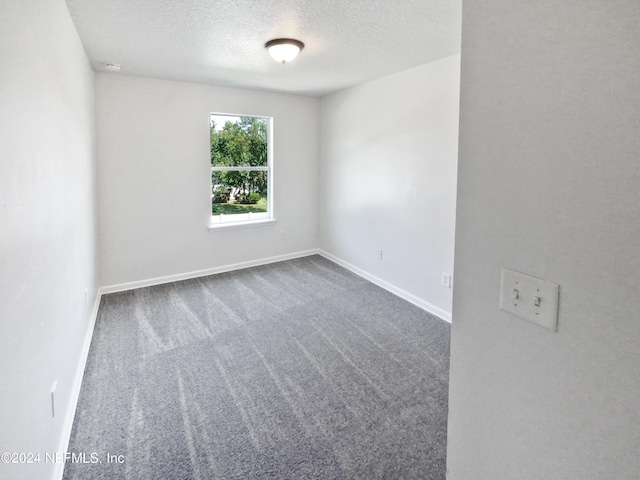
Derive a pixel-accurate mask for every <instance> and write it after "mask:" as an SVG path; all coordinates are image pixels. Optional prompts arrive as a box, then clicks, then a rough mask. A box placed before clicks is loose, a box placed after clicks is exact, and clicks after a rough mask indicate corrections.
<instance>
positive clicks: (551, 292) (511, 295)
mask: <svg viewBox="0 0 640 480" xmlns="http://www.w3.org/2000/svg"><path fill="white" fill-rule="evenodd" d="M559 298H560V286H559V285H558V284H557V283H552V282H548V281H546V280H541V279H539V278H536V277H532V276H530V275H526V274H524V273H520V272H515V271H513V270H509V269H506V268H503V269H502V271H501V273H500V303H499V305H500V309H501V310H504V311H506V312H510V313H513V314H514V315H517V316H518V317H520V318H524V319H525V320H529V321H530V322H533V323H536V324H538V325H540V326H542V327H544V328H548V329H549V330H552V331H554V332H556V331H557V330H558V303H559Z"/></svg>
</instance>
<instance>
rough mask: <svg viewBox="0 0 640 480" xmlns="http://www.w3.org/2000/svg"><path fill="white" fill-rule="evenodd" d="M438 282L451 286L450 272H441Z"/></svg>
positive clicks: (444, 285)
mask: <svg viewBox="0 0 640 480" xmlns="http://www.w3.org/2000/svg"><path fill="white" fill-rule="evenodd" d="M440 283H442V286H443V287H447V288H451V274H450V273H445V272H442V277H441V279H440Z"/></svg>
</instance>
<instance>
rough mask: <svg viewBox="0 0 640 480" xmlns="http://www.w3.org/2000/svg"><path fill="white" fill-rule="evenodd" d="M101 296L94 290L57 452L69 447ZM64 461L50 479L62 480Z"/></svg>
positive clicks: (57, 464)
mask: <svg viewBox="0 0 640 480" xmlns="http://www.w3.org/2000/svg"><path fill="white" fill-rule="evenodd" d="M101 298H102V292H101V291H100V289H98V291H97V292H96V299H95V302H93V309H92V310H91V316H90V317H89V325H88V327H87V332H86V333H85V337H84V342H83V345H82V350H81V352H80V359H79V362H78V366H77V368H76V372H75V375H74V377H73V385H71V392H70V395H69V405H68V406H67V411H66V412H65V416H64V420H63V423H62V433H61V436H60V445H59V447H58V450H57V452H62V453H64V452H67V449H68V448H69V441H70V440H71V431H72V430H73V421H74V420H75V418H76V408H77V407H78V400H79V398H80V388H82V378H83V377H84V369H85V367H86V366H87V359H88V358H89V348H90V347H91V340H92V338H93V329H94V328H95V326H96V319H97V318H98V308H99V307H100V299H101ZM64 466H65V463H64V462H61V463H56V464H55V465H54V469H53V473H52V475H51V478H52V480H62V476H63V474H64Z"/></svg>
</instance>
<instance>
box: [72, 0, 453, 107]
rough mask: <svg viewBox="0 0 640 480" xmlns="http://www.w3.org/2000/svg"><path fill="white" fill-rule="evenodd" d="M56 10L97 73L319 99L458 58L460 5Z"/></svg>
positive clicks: (319, 2)
mask: <svg viewBox="0 0 640 480" xmlns="http://www.w3.org/2000/svg"><path fill="white" fill-rule="evenodd" d="M66 1H67V5H68V7H69V11H70V12H71V17H72V18H73V21H74V23H75V25H76V28H77V30H78V33H79V35H80V38H81V40H82V42H83V44H84V46H85V49H86V51H87V54H88V56H89V58H90V60H91V62H92V65H93V68H94V69H95V70H97V71H103V70H104V63H119V64H120V65H121V67H122V70H121V72H122V73H125V74H131V75H141V76H146V77H156V78H165V79H172V80H181V81H191V82H199V83H208V84H214V85H226V86H235V87H250V88H257V89H264V90H274V91H283V92H290V93H299V94H307V95H316V96H321V95H325V94H327V93H330V92H334V91H336V90H340V89H343V88H346V87H350V86H352V85H356V84H359V83H362V82H365V81H368V80H372V79H374V78H380V77H383V76H385V75H388V74H391V73H395V72H399V71H401V70H405V69H407V68H411V67H415V66H418V65H422V64H424V63H428V62H431V61H434V60H438V59H441V58H444V57H448V56H450V55H454V54H456V53H459V52H460V24H461V0H393V1H377V0H342V1H338V0H66ZM278 37H292V38H296V39H298V40H301V41H302V42H304V43H305V48H304V50H303V51H302V52H301V54H300V55H299V56H298V58H297V59H296V60H295V61H293V62H291V63H288V64H286V65H282V64H278V63H276V62H275V61H274V60H272V59H271V57H270V56H269V54H268V52H267V51H266V50H265V49H264V47H263V45H264V43H265V42H266V41H267V40H270V39H272V38H278Z"/></svg>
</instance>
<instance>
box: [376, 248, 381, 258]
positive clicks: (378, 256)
mask: <svg viewBox="0 0 640 480" xmlns="http://www.w3.org/2000/svg"><path fill="white" fill-rule="evenodd" d="M376 258H377V259H378V260H382V250H378V251H377V252H376Z"/></svg>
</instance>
